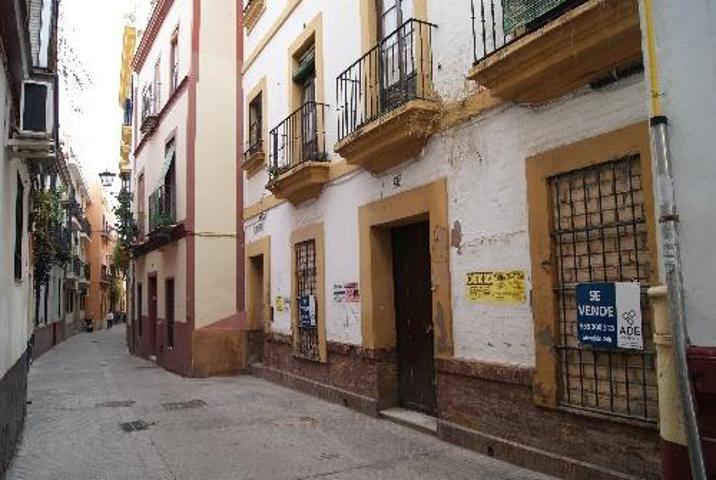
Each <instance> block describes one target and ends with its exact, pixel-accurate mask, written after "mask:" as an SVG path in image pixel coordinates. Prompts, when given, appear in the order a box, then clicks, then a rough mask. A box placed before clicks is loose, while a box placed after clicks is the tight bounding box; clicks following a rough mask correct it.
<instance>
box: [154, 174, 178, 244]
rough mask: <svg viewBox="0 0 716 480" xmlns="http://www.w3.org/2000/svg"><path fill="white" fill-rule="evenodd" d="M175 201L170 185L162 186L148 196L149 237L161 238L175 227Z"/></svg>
mask: <svg viewBox="0 0 716 480" xmlns="http://www.w3.org/2000/svg"><path fill="white" fill-rule="evenodd" d="M176 224H177V221H176V200H175V192H174V189H173V188H172V186H171V185H169V184H164V185H162V186H160V187H159V188H157V189H156V190H155V191H154V193H152V194H151V195H150V196H149V230H148V234H149V236H150V237H151V236H157V237H163V236H168V235H170V234H171V232H172V230H173V229H174V227H175V226H176Z"/></svg>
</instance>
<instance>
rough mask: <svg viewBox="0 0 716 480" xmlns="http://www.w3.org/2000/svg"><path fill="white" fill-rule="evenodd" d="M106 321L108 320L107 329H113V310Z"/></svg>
mask: <svg viewBox="0 0 716 480" xmlns="http://www.w3.org/2000/svg"><path fill="white" fill-rule="evenodd" d="M105 319H106V320H107V328H112V324H113V323H114V314H113V313H112V311H111V310H110V311H109V312H107V317H106V318H105Z"/></svg>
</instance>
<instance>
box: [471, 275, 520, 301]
mask: <svg viewBox="0 0 716 480" xmlns="http://www.w3.org/2000/svg"><path fill="white" fill-rule="evenodd" d="M465 287H466V291H465V295H466V296H467V298H468V300H470V301H472V302H498V303H524V301H525V272H524V271H522V270H511V271H497V272H472V273H468V274H467V281H466V282H465Z"/></svg>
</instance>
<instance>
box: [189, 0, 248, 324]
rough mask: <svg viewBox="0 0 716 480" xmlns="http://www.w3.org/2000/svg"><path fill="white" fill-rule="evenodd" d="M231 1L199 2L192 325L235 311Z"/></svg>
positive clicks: (233, 28)
mask: <svg viewBox="0 0 716 480" xmlns="http://www.w3.org/2000/svg"><path fill="white" fill-rule="evenodd" d="M237 28H238V21H237V11H236V1H235V0H213V1H211V2H201V30H200V40H199V45H200V52H199V71H198V74H199V83H198V86H197V131H196V167H195V168H196V184H195V188H196V197H195V204H196V225H195V230H196V232H197V236H196V283H195V284H196V328H201V327H202V326H205V325H209V324H211V323H214V322H216V321H218V320H221V319H224V318H226V317H229V316H231V315H233V314H234V313H235V312H236V238H235V235H236V228H237V223H236V222H237V212H236V161H237V159H236V149H237V139H236V131H237V128H236V115H237V102H236V85H237V75H236V29H237Z"/></svg>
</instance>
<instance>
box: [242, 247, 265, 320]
mask: <svg viewBox="0 0 716 480" xmlns="http://www.w3.org/2000/svg"><path fill="white" fill-rule="evenodd" d="M256 257H262V260H263V296H264V312H263V322H261V321H260V317H259V316H258V315H257V312H255V311H254V304H253V303H252V302H250V301H249V299H250V298H251V295H252V294H253V292H254V289H255V287H256V279H255V278H251V277H252V275H253V273H252V271H251V268H249V266H250V260H251V259H252V258H256ZM246 265H247V268H246V313H247V318H248V321H249V327H250V328H252V329H254V328H259V327H262V328H263V329H264V331H265V332H267V333H268V332H270V331H271V236H270V235H267V236H265V237H263V238H261V239H259V240H256V241H254V242H251V243H248V244H247V245H246Z"/></svg>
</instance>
